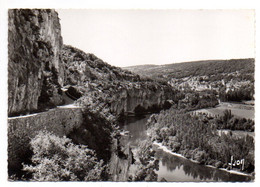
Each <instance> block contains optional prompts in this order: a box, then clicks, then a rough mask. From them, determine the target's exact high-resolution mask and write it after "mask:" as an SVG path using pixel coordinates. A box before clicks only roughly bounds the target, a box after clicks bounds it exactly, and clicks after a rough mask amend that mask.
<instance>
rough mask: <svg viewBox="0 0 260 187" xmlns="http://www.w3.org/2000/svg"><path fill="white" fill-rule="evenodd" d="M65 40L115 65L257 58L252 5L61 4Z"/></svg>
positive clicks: (60, 15)
mask: <svg viewBox="0 0 260 187" xmlns="http://www.w3.org/2000/svg"><path fill="white" fill-rule="evenodd" d="M57 11H58V13H59V17H60V20H61V30H62V36H63V41H64V43H65V44H69V45H72V46H74V47H77V48H79V49H81V50H83V51H85V52H87V53H94V54H95V55H96V56H98V57H99V58H101V59H102V60H104V61H105V62H107V63H109V64H112V65H115V66H121V67H124V66H131V65H139V64H168V63H174V62H185V61H193V60H207V59H231V58H254V57H255V56H254V52H255V50H254V39H255V38H254V32H255V31H254V21H255V20H254V11H252V10H87V9H85V10H83V9H82V10H75V9H74V10H73V9H67V10H57Z"/></svg>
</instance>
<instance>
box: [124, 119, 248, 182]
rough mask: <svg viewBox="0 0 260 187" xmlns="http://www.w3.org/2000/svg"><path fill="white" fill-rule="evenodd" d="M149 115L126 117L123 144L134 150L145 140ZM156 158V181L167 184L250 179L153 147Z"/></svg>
mask: <svg viewBox="0 0 260 187" xmlns="http://www.w3.org/2000/svg"><path fill="white" fill-rule="evenodd" d="M149 117H150V115H147V116H144V117H134V116H133V117H128V118H127V119H126V120H125V122H124V124H122V126H121V128H122V129H123V130H125V131H129V132H130V137H129V138H128V139H127V141H126V142H125V143H127V144H130V146H131V147H132V148H133V149H134V148H135V147H137V145H138V143H139V142H140V141H142V140H145V139H146V138H147V133H146V121H147V119H148V118H149ZM154 149H155V151H156V158H157V159H158V160H159V170H158V171H156V173H157V174H158V181H160V180H161V179H162V178H164V179H166V180H167V181H168V182H200V181H207V182H209V181H211V182H215V181H222V182H234V181H237V182H242V181H250V180H251V179H250V177H248V176H245V175H238V174H234V173H230V172H227V171H224V170H221V169H217V168H213V167H208V166H205V165H199V164H197V163H195V162H192V161H191V160H188V159H185V158H182V157H179V156H176V155H173V154H170V153H167V152H165V151H163V150H162V149H160V148H159V147H158V146H154Z"/></svg>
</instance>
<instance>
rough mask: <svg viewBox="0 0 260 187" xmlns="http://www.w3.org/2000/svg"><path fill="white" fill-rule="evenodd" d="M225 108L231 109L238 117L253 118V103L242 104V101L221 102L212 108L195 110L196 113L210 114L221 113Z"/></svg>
mask: <svg viewBox="0 0 260 187" xmlns="http://www.w3.org/2000/svg"><path fill="white" fill-rule="evenodd" d="M225 110H231V113H232V114H233V115H234V116H236V117H240V118H246V119H254V118H255V110H254V105H249V104H244V103H229V102H221V103H220V104H219V105H218V106H216V107H214V108H206V109H200V110H196V111H195V112H196V113H207V114H209V115H211V116H217V115H223V112H224V111H225Z"/></svg>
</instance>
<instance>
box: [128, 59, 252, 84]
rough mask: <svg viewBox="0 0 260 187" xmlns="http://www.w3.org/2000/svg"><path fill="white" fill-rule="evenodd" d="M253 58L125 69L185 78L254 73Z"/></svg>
mask: <svg viewBox="0 0 260 187" xmlns="http://www.w3.org/2000/svg"><path fill="white" fill-rule="evenodd" d="M254 62H255V60H254V59H253V58H248V59H230V60H204V61H192V62H183V63H173V64H166V65H140V66H130V67H124V68H123V69H126V70H129V71H131V72H134V73H137V74H139V75H140V76H143V77H150V78H153V79H158V78H169V79H171V78H176V79H179V78H184V77H189V76H211V75H216V74H221V73H225V74H228V73H232V72H236V71H239V72H240V73H241V74H251V75H253V74H254Z"/></svg>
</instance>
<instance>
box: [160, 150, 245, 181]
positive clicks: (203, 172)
mask: <svg viewBox="0 0 260 187" xmlns="http://www.w3.org/2000/svg"><path fill="white" fill-rule="evenodd" d="M155 149H156V157H157V159H159V160H160V163H159V171H157V174H158V176H159V180H160V179H161V178H165V179H166V180H167V181H193V182H194V181H223V182H228V181H230V182H232V181H238V182H239V181H250V177H248V176H243V175H236V174H232V173H229V172H225V171H222V170H219V169H216V168H211V167H206V166H204V165H199V164H197V163H194V162H192V161H190V160H188V159H184V158H181V157H177V156H174V155H172V154H170V153H166V152H164V151H163V150H161V149H157V148H155Z"/></svg>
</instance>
